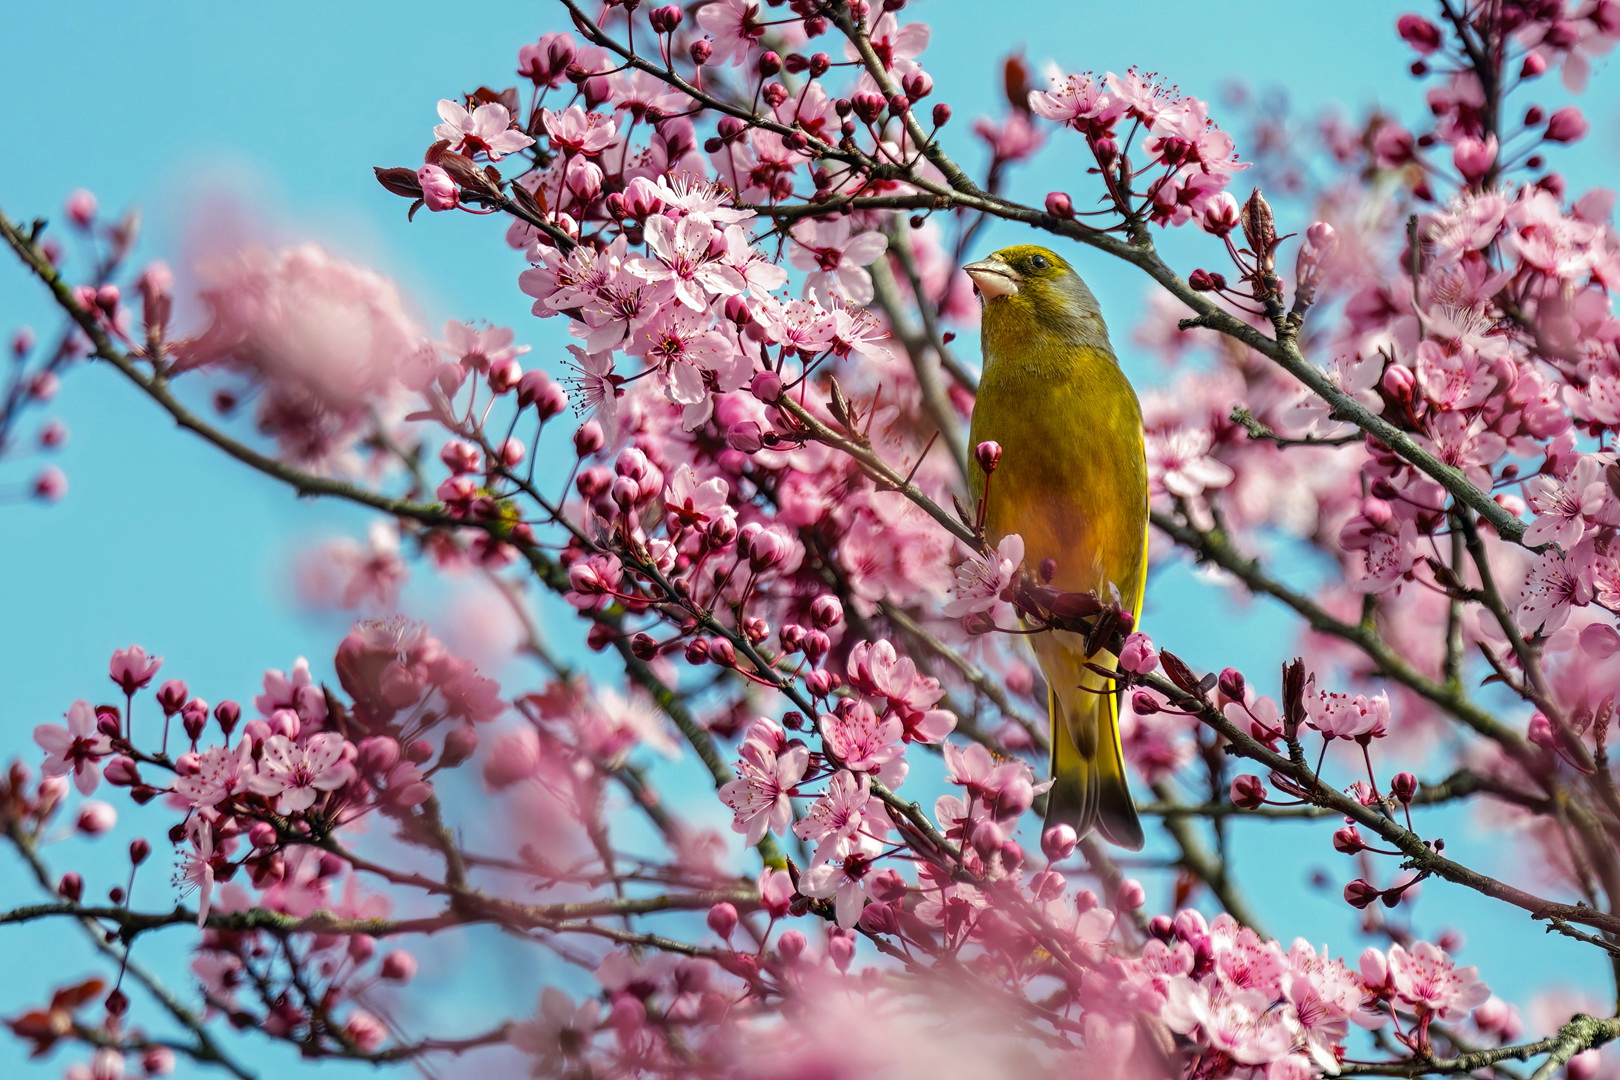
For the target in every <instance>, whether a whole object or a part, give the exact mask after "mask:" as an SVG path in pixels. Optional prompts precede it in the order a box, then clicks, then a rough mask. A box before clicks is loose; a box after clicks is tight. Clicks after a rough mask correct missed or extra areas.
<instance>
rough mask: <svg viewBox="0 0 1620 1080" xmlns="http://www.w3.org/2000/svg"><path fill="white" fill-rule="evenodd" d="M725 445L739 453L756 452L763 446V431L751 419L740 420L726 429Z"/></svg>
mask: <svg viewBox="0 0 1620 1080" xmlns="http://www.w3.org/2000/svg"><path fill="white" fill-rule="evenodd" d="M726 445H727V446H729V447H731V448H732V449H733V450H735V451H737V452H738V453H740V454H757V453H759V451H760V450H761V449H762V448H763V447H764V446H765V442H764V433H763V432H762V431H761V430H760V427H759V424H758V423H757V422H755V421H753V420H742V421H739V422H737V423H735V424H732V425H731V426H730V427H729V428H727V429H726Z"/></svg>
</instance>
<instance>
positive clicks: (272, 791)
mask: <svg viewBox="0 0 1620 1080" xmlns="http://www.w3.org/2000/svg"><path fill="white" fill-rule="evenodd" d="M348 745H349V744H348V743H347V742H345V741H344V739H343V737H342V736H341V735H337V734H334V733H332V732H324V731H323V732H320V733H318V734H315V735H311V736H310V737H309V739H308V740H307V741H306V742H305V743H304V745H302V746H299V745H297V744H295V743H294V742H293V741H292V740H291V739H289V738H287V737H286V736H285V735H272V736H270V738H269V739H266V740H265V744H264V757H263V758H262V759H261V760H260V762H259V766H258V771H257V772H255V773H254V775H253V776H252V777H251V778H250V779H249V780H248V788H249V790H251V791H253V792H255V793H257V794H259V795H264V796H268V797H273V798H275V800H276V813H278V814H297V813H301V812H302V811H304V810H308V809H309V808H310V807H311V806H314V805H315V800H316V799H318V798H320V797H321V795H322V794H323V793H325V792H329V791H336V790H337V789H338V788H340V787H342V786H343V785H344V784H347V783H348V782H349V781H350V780H352V779H354V765H353V764H352V763H351V762H350V761H349V760H348V758H347V757H346V756H345V753H346V751H347V749H348Z"/></svg>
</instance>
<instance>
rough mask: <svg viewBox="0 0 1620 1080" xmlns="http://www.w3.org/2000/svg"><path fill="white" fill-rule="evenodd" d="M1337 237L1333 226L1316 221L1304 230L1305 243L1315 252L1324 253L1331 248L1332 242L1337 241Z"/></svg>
mask: <svg viewBox="0 0 1620 1080" xmlns="http://www.w3.org/2000/svg"><path fill="white" fill-rule="evenodd" d="M1337 235H1338V234H1337V233H1336V232H1335V231H1334V229H1333V226H1331V225H1329V224H1328V223H1327V222H1325V221H1317V222H1313V223H1312V224H1311V227H1310V228H1308V229H1306V230H1305V241H1306V243H1308V244H1310V245H1311V247H1313V248H1315V249H1316V250H1317V251H1326V250H1327V249H1328V248H1330V247H1332V246H1333V241H1334V240H1335V239H1337Z"/></svg>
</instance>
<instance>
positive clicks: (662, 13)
mask: <svg viewBox="0 0 1620 1080" xmlns="http://www.w3.org/2000/svg"><path fill="white" fill-rule="evenodd" d="M685 14H686V13H685V12H683V11H682V10H681V6H680V5H679V4H665V5H664V6H663V7H656V8H653V9H652V10H651V11H649V12H648V13H647V21H648V22H650V23H652V28H653V33H655V34H673V33H674V32H675V28H676V27H677V26H679V25H681V19H682V18H683V17H685Z"/></svg>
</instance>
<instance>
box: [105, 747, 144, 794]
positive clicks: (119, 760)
mask: <svg viewBox="0 0 1620 1080" xmlns="http://www.w3.org/2000/svg"><path fill="white" fill-rule="evenodd" d="M101 775H102V778H103V779H105V780H106V781H107V783H109V784H111V785H113V786H114V787H131V786H133V785H135V784H138V783H140V782H141V776H140V773H139V772H137V771H136V769H135V759H134V758H130V757H125V756H123V755H122V754H120V755H119V756H118V757H115V758H113V759H112V760H111V761H109V762H107V767H106V768H105V769H103V770H101Z"/></svg>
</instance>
